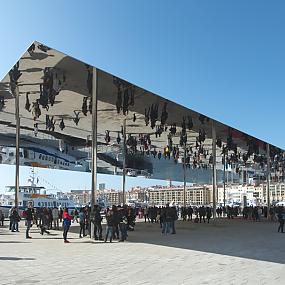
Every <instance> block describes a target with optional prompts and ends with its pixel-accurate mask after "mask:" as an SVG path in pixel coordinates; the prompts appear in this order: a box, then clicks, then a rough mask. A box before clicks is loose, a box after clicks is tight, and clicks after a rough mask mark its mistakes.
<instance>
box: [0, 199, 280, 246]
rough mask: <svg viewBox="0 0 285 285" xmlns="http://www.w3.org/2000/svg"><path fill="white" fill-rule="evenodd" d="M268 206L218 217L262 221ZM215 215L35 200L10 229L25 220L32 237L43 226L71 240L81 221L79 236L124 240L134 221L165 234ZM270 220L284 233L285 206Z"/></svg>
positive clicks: (13, 214)
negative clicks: (51, 205)
mask: <svg viewBox="0 0 285 285" xmlns="http://www.w3.org/2000/svg"><path fill="white" fill-rule="evenodd" d="M267 213H268V211H267V207H259V206H255V207H253V206H248V207H243V208H240V207H231V206H226V207H217V209H216V217H218V218H221V217H223V218H227V219H234V218H237V217H240V218H243V219H245V220H252V221H256V222H258V221H261V219H262V218H264V219H266V218H267ZM212 216H213V209H212V208H211V207H207V206H200V207H192V206H189V207H181V208H178V207H176V206H170V205H169V204H168V203H167V204H166V206H165V207H157V206H151V207H143V208H142V207H141V208H133V207H130V206H127V205H124V206H115V205H113V206H112V207H111V208H107V209H105V210H104V211H103V210H102V209H101V208H100V207H99V206H98V205H95V207H94V211H91V208H90V207H88V206H85V207H84V208H80V209H79V210H78V209H74V210H72V211H69V210H68V209H67V208H65V209H62V208H57V207H54V208H36V209H35V208H33V205H32V203H30V204H29V206H28V208H27V209H26V210H24V211H23V212H22V215H20V214H19V211H18V209H17V208H16V207H12V208H10V210H9V221H10V223H9V230H10V231H11V232H19V222H20V220H21V219H24V220H25V225H26V238H27V239H30V238H32V237H31V236H30V229H31V227H32V226H33V225H35V226H36V227H37V228H39V229H40V234H41V235H44V234H45V233H46V234H50V230H52V229H53V230H60V228H62V231H63V240H64V242H65V243H69V241H68V239H67V235H68V231H69V228H70V226H71V224H72V223H74V222H77V223H78V224H79V233H78V234H79V238H83V237H85V236H87V235H88V236H90V238H91V237H94V239H95V240H101V241H104V242H107V240H109V241H110V242H112V241H113V240H118V241H119V242H124V241H125V240H126V239H127V236H128V231H133V230H134V227H135V220H136V218H137V217H138V218H139V219H142V220H144V222H145V223H157V224H159V225H160V228H161V232H162V234H166V235H167V234H176V229H175V222H176V221H177V220H178V219H179V218H181V220H182V221H193V222H194V223H202V222H204V223H206V222H207V223H210V219H211V218H212ZM103 217H105V219H106V231H105V235H104V234H103V226H102V222H103ZM269 219H270V220H271V221H277V222H279V225H278V232H280V233H283V232H284V223H285V209H284V207H275V206H273V207H271V208H270V209H269ZM0 226H4V214H3V213H2V211H1V210H0Z"/></svg>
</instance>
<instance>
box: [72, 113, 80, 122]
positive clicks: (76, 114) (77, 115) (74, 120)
mask: <svg viewBox="0 0 285 285" xmlns="http://www.w3.org/2000/svg"><path fill="white" fill-rule="evenodd" d="M73 112H74V115H75V118H73V122H74V123H75V125H76V126H78V123H79V120H80V118H79V114H80V111H77V112H76V111H75V110H74V111H73Z"/></svg>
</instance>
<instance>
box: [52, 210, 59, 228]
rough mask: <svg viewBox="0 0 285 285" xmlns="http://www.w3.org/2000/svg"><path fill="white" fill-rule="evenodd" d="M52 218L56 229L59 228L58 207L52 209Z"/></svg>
mask: <svg viewBox="0 0 285 285" xmlns="http://www.w3.org/2000/svg"><path fill="white" fill-rule="evenodd" d="M52 220H53V228H54V230H59V211H58V208H57V207H54V208H53V209H52Z"/></svg>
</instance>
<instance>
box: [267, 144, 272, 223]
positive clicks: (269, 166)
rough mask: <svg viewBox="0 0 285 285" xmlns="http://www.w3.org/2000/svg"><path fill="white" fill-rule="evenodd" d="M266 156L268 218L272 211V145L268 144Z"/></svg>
mask: <svg viewBox="0 0 285 285" xmlns="http://www.w3.org/2000/svg"><path fill="white" fill-rule="evenodd" d="M266 156H267V189H266V190H267V191H266V197H267V199H266V200H267V219H269V211H270V168H271V165H270V145H269V144H267V145H266Z"/></svg>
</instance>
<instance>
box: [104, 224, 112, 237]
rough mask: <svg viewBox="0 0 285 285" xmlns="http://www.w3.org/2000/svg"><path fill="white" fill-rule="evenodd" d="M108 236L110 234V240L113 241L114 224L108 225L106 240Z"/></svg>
mask: <svg viewBox="0 0 285 285" xmlns="http://www.w3.org/2000/svg"><path fill="white" fill-rule="evenodd" d="M108 236H110V241H112V238H113V226H106V236H105V241H107V239H108Z"/></svg>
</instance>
